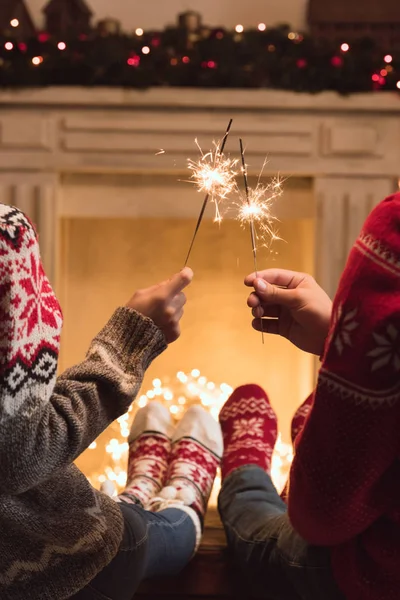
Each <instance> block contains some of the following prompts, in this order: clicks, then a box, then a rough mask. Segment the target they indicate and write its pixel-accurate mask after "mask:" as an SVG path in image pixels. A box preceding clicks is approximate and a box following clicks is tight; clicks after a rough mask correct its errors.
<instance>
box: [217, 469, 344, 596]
mask: <svg viewBox="0 0 400 600" xmlns="http://www.w3.org/2000/svg"><path fill="white" fill-rule="evenodd" d="M219 510H220V514H221V518H222V522H223V524H224V527H225V531H226V536H227V541H228V546H229V548H230V550H231V552H232V554H233V559H234V561H235V563H236V564H237V566H238V568H240V569H241V571H243V575H244V577H245V578H246V579H247V581H248V584H249V586H250V588H251V590H252V593H253V596H254V597H255V598H264V599H268V600H300V599H301V600H321V599H322V598H323V599H324V600H341V599H342V596H341V594H340V593H339V592H338V590H337V588H336V584H335V583H334V581H333V578H332V574H331V571H330V556H329V551H328V550H327V549H325V548H317V547H313V546H310V545H309V544H308V543H307V542H305V541H304V540H303V539H302V538H301V537H300V536H299V535H297V533H296V532H295V531H294V530H293V528H292V527H291V524H290V522H289V519H288V517H287V513H286V505H285V503H284V502H283V501H282V499H281V498H280V496H279V494H278V492H277V491H276V489H275V487H274V485H273V483H272V481H271V478H270V477H269V475H268V474H267V473H265V471H263V470H262V469H261V468H260V467H257V466H255V465H254V466H252V465H251V466H246V467H242V468H240V469H237V470H236V471H234V472H233V473H232V474H231V475H230V476H229V477H228V478H227V480H226V481H225V482H224V484H223V486H222V490H221V493H220V497H219Z"/></svg>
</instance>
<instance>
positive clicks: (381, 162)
mask: <svg viewBox="0 0 400 600" xmlns="http://www.w3.org/2000/svg"><path fill="white" fill-rule="evenodd" d="M230 117H232V118H233V119H234V130H233V135H232V139H231V140H230V146H229V147H228V149H229V150H230V151H231V152H234V151H235V150H236V148H235V146H236V140H235V137H237V136H239V135H241V136H242V137H243V138H244V139H245V142H246V145H247V155H246V156H247V162H248V163H249V169H250V172H251V173H254V174H255V173H256V172H258V170H259V168H260V165H261V164H262V162H263V159H264V157H265V156H268V164H267V167H266V171H265V173H266V174H267V175H268V174H275V173H276V172H280V173H281V174H283V175H288V176H297V177H311V178H313V181H314V188H315V194H316V201H317V219H318V224H317V231H318V238H319V242H318V243H317V257H316V258H317V273H318V274H319V278H320V280H321V283H322V284H323V285H324V286H325V287H326V288H327V289H328V290H329V291H330V292H331V293H332V292H333V291H334V289H335V286H336V282H337V278H338V275H339V273H340V270H341V269H342V267H343V263H344V261H345V258H346V256H347V253H348V250H349V247H350V245H351V244H352V243H353V241H354V238H355V237H356V235H357V233H358V231H359V229H360V227H361V224H362V222H363V220H364V218H365V216H366V214H368V212H369V211H370V210H371V208H372V207H373V206H374V204H376V202H378V201H379V200H380V199H381V198H382V197H383V196H385V195H387V194H389V193H391V192H392V191H393V190H394V189H395V186H396V182H397V180H398V177H399V175H400V98H399V96H398V95H397V94H391V93H388V94H385V93H380V94H372V93H370V94H361V95H354V96H350V97H340V96H338V95H336V94H334V93H322V94H319V95H315V96H311V95H307V94H295V93H291V92H281V91H268V90H246V91H244V90H204V89H200V90H198V89H196V90H193V89H173V88H168V89H164V88H158V89H151V90H147V91H136V90H122V89H102V88H100V89H99V88H94V89H89V88H84V89H78V88H65V89H64V88H49V89H30V90H18V91H2V92H0V200H1V201H2V202H6V203H14V204H16V205H17V206H20V207H21V208H22V209H24V210H25V211H27V212H28V213H30V214H31V215H32V216H33V218H35V220H36V221H37V222H38V226H39V228H40V230H41V239H42V251H43V254H44V260H45V262H46V266H47V269H48V270H49V272H50V276H51V277H52V278H53V279H54V277H55V273H56V260H57V226H56V224H57V223H58V219H59V217H62V216H63V215H66V214H67V215H68V216H71V215H73V214H74V212H77V213H79V211H80V210H81V209H80V207H79V206H78V205H77V204H76V203H75V204H74V205H71V203H69V202H68V198H64V197H63V194H62V180H63V177H64V176H66V175H68V174H76V175H79V174H82V175H85V174H99V173H101V174H104V175H106V174H113V175H114V176H115V175H118V174H131V175H135V174H137V175H143V174H146V173H147V174H149V175H153V174H154V175H158V174H168V175H170V176H171V177H175V179H176V178H177V177H176V176H177V175H178V176H180V175H181V173H184V171H185V164H186V158H187V157H188V156H192V157H195V156H196V148H195V147H194V144H193V140H194V138H195V137H198V139H199V142H200V143H201V145H202V146H203V147H204V148H208V147H209V144H210V140H212V139H215V138H218V137H219V136H221V135H222V133H223V131H224V128H225V126H226V123H227V121H228V119H229V118H230ZM160 149H164V150H165V151H166V152H165V154H162V155H160V154H158V151H159V150H160ZM164 200H165V199H163V198H162V197H161V196H160V195H158V197H155V198H154V203H157V202H158V203H160V202H163V201H164ZM100 201H101V202H103V201H104V200H103V199H100V200H99V202H100ZM115 202H117V203H118V200H116V199H115V198H111V199H109V203H110V207H113V206H114V204H115ZM113 203H114V204H113ZM169 204H170V207H169V209H170V211H171V210H172V212H173V211H174V210H175V215H176V216H178V215H179V214H181V212H180V211H181V203H180V202H179V201H178V199H177V201H176V206H175V208H174V200H173V197H171V198H170V199H169ZM171 206H172V208H171ZM151 209H152V210H154V209H155V205H154V204H152V206H151ZM121 210H122V208H121V207H120V209H119V212H121ZM196 210H197V208H196V207H195V206H193V214H192V215H190V214H188V213H187V212H186V213H185V216H194V215H195V212H196ZM96 214H97V213H96ZM170 214H171V213H170Z"/></svg>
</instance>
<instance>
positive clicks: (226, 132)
mask: <svg viewBox="0 0 400 600" xmlns="http://www.w3.org/2000/svg"><path fill="white" fill-rule="evenodd" d="M232 123H233V119H231V120H230V121H229V123H228V127H227V128H226V131H225V135H224V137H223V139H222V142H221V146H220V147H219V148H218V150H217V153H216V155H215V158H216V160H217V159H218V158H219V157H221V156H222V155H223V153H224V150H225V145H226V142H227V140H228V136H229V133H230V130H231V127H232ZM209 199H210V192H208V193H207V194H206V197H205V199H204V202H203V206H202V207H201V211H200V215H199V218H198V220H197V224H196V228H195V230H194V234H193V237H192V241H191V243H190V247H189V252H188V253H187V256H186V260H185V267H186V266H187V264H188V262H189V258H190V255H191V253H192V249H193V246H194V242H195V240H196V237H197V234H198V231H199V229H200V225H201V222H202V220H203V217H204V213H205V211H206V208H207V204H208V201H209Z"/></svg>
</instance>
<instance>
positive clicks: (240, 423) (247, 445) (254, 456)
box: [219, 385, 277, 479]
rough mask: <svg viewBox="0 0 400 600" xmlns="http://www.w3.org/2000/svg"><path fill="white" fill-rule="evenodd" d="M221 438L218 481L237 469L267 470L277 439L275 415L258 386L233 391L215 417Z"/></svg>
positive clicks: (268, 469)
mask: <svg viewBox="0 0 400 600" xmlns="http://www.w3.org/2000/svg"><path fill="white" fill-rule="evenodd" d="M219 420H220V423H221V428H222V433H223V437H224V447H225V450H224V456H223V459H222V479H225V478H226V477H228V475H230V474H231V473H232V471H234V470H235V469H238V468H239V467H243V466H247V465H257V466H259V467H261V468H262V469H264V470H265V471H267V472H270V470H271V459H272V452H273V450H274V446H275V442H276V437H277V419H276V414H275V412H274V410H273V408H272V406H271V404H270V402H269V399H268V396H267V394H266V393H265V392H264V390H263V389H262V388H261V387H259V386H258V385H244V386H241V387H239V388H237V389H236V390H235V391H234V392H233V394H232V395H231V397H230V398H229V400H228V401H227V402H226V404H225V406H224V407H223V409H222V411H221V414H220V416H219Z"/></svg>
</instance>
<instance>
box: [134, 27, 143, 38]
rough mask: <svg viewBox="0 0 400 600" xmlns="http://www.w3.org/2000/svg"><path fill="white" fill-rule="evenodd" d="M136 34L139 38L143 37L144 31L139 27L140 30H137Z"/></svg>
mask: <svg viewBox="0 0 400 600" xmlns="http://www.w3.org/2000/svg"><path fill="white" fill-rule="evenodd" d="M135 33H136V35H137V36H138V37H142V35H143V34H144V31H143V29H142V28H141V27H138V28H137V29H136V31H135Z"/></svg>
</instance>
